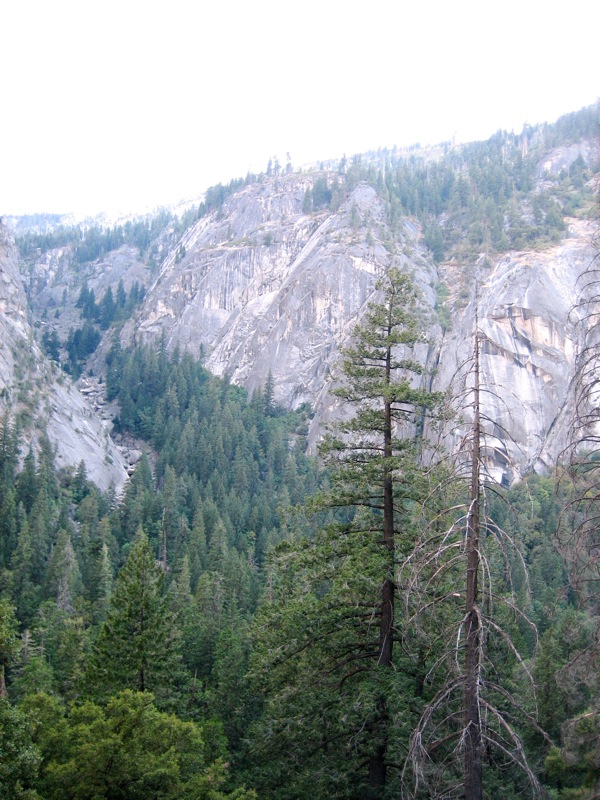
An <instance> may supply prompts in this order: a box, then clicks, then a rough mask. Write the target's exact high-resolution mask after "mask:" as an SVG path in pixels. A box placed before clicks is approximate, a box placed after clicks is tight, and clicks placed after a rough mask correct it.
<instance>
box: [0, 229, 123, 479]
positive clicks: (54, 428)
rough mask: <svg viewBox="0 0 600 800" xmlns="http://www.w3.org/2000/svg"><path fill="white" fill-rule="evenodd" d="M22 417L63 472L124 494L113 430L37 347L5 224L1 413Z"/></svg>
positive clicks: (1, 238)
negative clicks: (72, 470) (43, 435)
mask: <svg viewBox="0 0 600 800" xmlns="http://www.w3.org/2000/svg"><path fill="white" fill-rule="evenodd" d="M7 409H8V411H9V413H10V414H11V415H15V416H18V418H19V421H20V425H21V428H22V435H23V437H24V439H25V441H31V442H32V443H33V444H34V445H35V444H36V442H37V440H38V437H39V433H40V430H42V429H45V430H46V432H47V434H48V437H49V439H50V441H51V442H52V444H53V445H54V447H55V450H56V463H57V466H58V467H66V466H73V467H75V466H77V465H78V464H79V463H80V462H81V461H83V462H84V463H85V465H86V471H87V475H88V477H89V478H90V479H91V480H93V481H94V482H95V483H96V484H97V485H98V486H99V487H100V488H102V489H107V488H108V487H109V486H110V485H111V484H112V485H113V486H114V487H115V489H116V491H117V492H118V491H120V490H121V488H122V486H123V484H124V482H125V479H126V472H125V468H124V465H123V460H122V458H121V455H120V453H119V451H118V449H117V448H116V446H115V444H114V442H113V441H112V439H111V437H110V434H109V432H108V430H107V428H105V427H104V425H103V424H102V422H101V421H100V419H99V417H98V416H97V415H96V414H95V412H94V410H93V409H92V408H91V406H90V405H89V404H88V403H87V402H86V400H85V399H84V397H83V396H82V394H81V393H80V392H78V391H77V389H76V388H75V387H74V385H73V384H72V382H71V380H70V379H69V378H68V376H66V375H65V374H64V373H63V372H62V371H60V370H59V369H58V367H57V366H56V365H54V364H53V363H51V362H50V361H48V359H47V358H46V357H45V356H44V354H43V353H42V352H41V350H40V348H39V347H38V345H37V344H36V342H35V339H34V336H33V329H32V328H31V325H30V323H29V319H28V312H27V299H26V296H25V292H24V289H23V284H22V281H21V277H20V274H19V270H18V263H17V254H16V249H15V246H14V242H13V240H12V238H11V236H10V234H9V232H8V230H7V228H6V227H5V226H4V225H2V224H0V412H4V411H5V410H7Z"/></svg>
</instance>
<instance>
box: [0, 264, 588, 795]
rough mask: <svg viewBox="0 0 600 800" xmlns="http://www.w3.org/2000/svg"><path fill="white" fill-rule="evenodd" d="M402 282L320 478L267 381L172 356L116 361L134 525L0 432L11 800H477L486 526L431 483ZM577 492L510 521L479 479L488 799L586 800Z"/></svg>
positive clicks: (559, 493)
mask: <svg viewBox="0 0 600 800" xmlns="http://www.w3.org/2000/svg"><path fill="white" fill-rule="evenodd" d="M386 281H387V283H386V284H385V285H382V288H383V289H384V291H385V297H386V300H385V302H384V303H383V304H382V305H380V306H374V307H373V308H372V310H371V312H370V314H369V315H367V317H366V319H365V321H364V322H363V324H362V326H361V327H360V328H358V329H357V331H356V332H355V345H354V346H353V347H351V348H350V349H349V350H348V351H346V353H345V361H344V371H345V374H346V376H347V384H346V385H345V386H343V387H341V388H340V390H339V392H338V394H339V395H340V397H341V398H342V399H343V400H344V402H346V403H348V405H349V407H350V408H353V409H354V410H355V413H354V414H353V415H352V416H350V417H349V419H348V421H347V422H346V423H344V425H343V426H341V427H340V428H339V429H338V430H337V431H336V432H335V433H333V434H332V435H331V436H330V437H328V438H327V439H326V442H325V446H324V448H323V453H322V455H323V461H322V462H321V466H319V463H318V462H317V461H315V460H311V459H308V458H307V457H306V455H305V449H306V442H305V438H304V436H305V434H306V427H307V414H308V409H302V410H301V411H299V412H295V413H284V412H283V410H282V409H280V408H278V407H277V406H276V405H275V404H274V402H273V389H274V387H273V383H272V380H271V379H269V381H267V384H266V385H265V387H264V388H263V390H261V391H257V392H255V393H254V395H253V396H252V397H251V398H250V399H247V398H246V396H245V393H244V392H243V391H242V390H241V389H239V388H238V387H235V386H232V385H231V384H230V383H229V382H228V381H227V379H218V378H215V377H213V376H211V375H210V374H209V373H208V372H207V371H206V370H205V369H204V368H203V367H202V365H201V363H199V362H197V361H194V360H193V359H192V358H191V357H190V356H189V355H187V354H180V353H178V352H174V353H172V354H168V353H167V352H166V351H165V350H164V349H159V350H153V349H150V348H147V347H143V348H138V349H136V350H133V351H131V352H123V351H122V350H121V349H120V348H119V346H118V344H115V346H114V347H113V349H112V351H111V354H110V358H109V373H108V386H107V390H108V392H109V395H110V396H112V397H116V398H118V399H119V402H120V407H121V414H120V417H119V418H118V419H117V420H115V424H116V425H118V426H119V427H120V428H121V429H122V430H124V431H129V432H130V433H132V434H135V435H136V436H138V437H141V438H143V439H144V441H145V442H146V443H147V455H146V456H144V458H143V460H142V462H141V463H140V465H139V466H138V468H137V469H136V471H135V473H134V475H133V476H132V478H131V480H130V482H129V484H128V485H127V487H126V490H125V492H124V494H123V496H122V497H120V498H117V497H115V496H114V494H111V493H110V492H109V493H108V494H101V493H100V492H99V491H98V490H97V489H96V488H95V487H94V486H93V485H92V484H90V482H89V481H88V480H87V477H86V473H85V466H84V464H83V463H82V464H81V465H80V467H79V468H78V469H77V470H76V471H63V472H61V473H57V471H56V470H55V468H54V465H53V454H52V449H51V447H50V444H49V443H48V441H47V440H44V441H43V446H42V448H41V451H40V453H39V454H38V455H37V456H36V455H34V453H33V452H31V451H29V452H27V453H22V452H20V448H21V446H22V445H21V442H20V438H19V431H18V429H16V428H15V427H14V426H13V425H11V423H10V421H9V418H8V416H5V417H4V418H3V420H2V425H1V430H0V458H1V461H0V466H1V471H0V478H1V481H0V503H1V508H2V512H1V516H0V525H1V532H0V533H1V541H2V549H1V552H0V568H1V572H0V581H1V583H0V589H1V592H2V594H1V597H2V599H1V601H0V602H1V604H2V615H1V628H0V658H1V669H2V673H1V674H2V684H1V694H2V697H1V698H0V715H1V716H0V746H1V749H2V753H3V759H2V764H1V766H0V787H1V788H2V793H3V796H5V797H15V798H44V800H54V798H61V800H62V798H77V799H79V798H81V799H82V800H83V798H90V800H91V798H133V797H139V796H140V794H141V793H142V792H143V793H144V795H145V796H147V797H155V798H179V797H186V798H187V797H189V798H212V800H215V799H216V798H219V797H232V798H233V797H235V798H238V800H240V799H241V798H251V797H254V796H255V795H254V792H256V793H257V795H258V796H259V797H264V798H273V800H275V798H277V799H278V798H300V797H305V796H306V795H307V794H309V793H310V794H311V796H314V797H319V798H321V797H323V798H325V797H327V798H333V797H337V798H340V799H341V798H357V800H358V798H367V797H382V798H383V797H399V796H401V794H402V793H403V794H404V795H405V796H408V797H415V798H417V797H424V798H425V797H453V796H457V797H461V796H468V797H470V796H476V795H474V794H469V793H468V792H467V794H465V792H464V789H463V786H464V783H463V777H462V776H463V771H464V768H463V766H462V758H463V756H462V751H463V750H464V742H463V739H464V725H463V720H464V698H463V693H462V687H463V685H464V676H465V673H464V671H463V666H461V665H462V664H463V658H464V653H463V652H462V651H463V650H464V649H467V648H466V647H465V645H464V644H461V631H462V632H463V634H464V613H465V612H464V599H465V575H466V574H467V572H468V570H467V571H465V569H466V568H465V564H466V563H467V562H466V561H465V559H466V558H467V555H468V554H467V548H466V547H465V535H464V530H465V524H466V523H465V520H466V519H470V513H471V512H470V510H469V509H470V508H471V509H472V506H473V503H472V501H471V504H470V505H469V503H470V501H469V489H468V481H465V479H464V475H465V471H464V469H463V470H462V471H461V470H460V469H458V471H457V470H456V469H454V470H450V469H449V467H448V466H447V465H446V462H445V460H444V459H442V460H440V461H439V462H437V463H435V462H434V460H432V458H431V457H430V456H428V457H426V451H427V444H426V438H425V437H426V433H425V431H426V430H427V429H428V428H429V427H430V426H433V425H437V424H443V423H444V419H445V398H444V397H443V396H440V395H431V394H429V393H427V392H424V391H422V390H420V389H416V388H415V382H414V379H410V378H409V377H407V375H410V372H411V371H414V373H415V375H416V374H417V373H418V372H419V370H420V368H419V367H418V365H417V364H416V363H413V362H412V361H411V359H410V357H409V354H410V349H411V347H412V345H413V344H414V343H415V342H416V341H418V339H419V329H418V325H417V322H416V319H417V317H416V315H415V313H414V312H413V311H412V310H411V309H412V308H413V306H414V303H415V302H416V300H415V293H414V290H413V289H412V287H411V286H410V282H409V281H408V279H407V277H406V276H405V275H403V274H402V273H399V272H398V271H395V270H392V271H391V272H390V273H389V274H388V276H387V278H386ZM399 347H401V348H402V350H401V357H398V348H399ZM423 416H425V417H426V418H427V419H428V420H429V422H428V423H426V424H423ZM20 456H21V457H23V466H22V469H20V470H18V468H17V467H18V464H19V458H20ZM467 456H468V457H470V456H469V455H468V453H467ZM471 460H472V459H471ZM463 466H464V464H463ZM580 471H581V472H582V475H583V477H579V476H578V475H577V474H574V475H570V474H568V473H567V472H564V473H561V475H560V478H561V480H560V481H555V480H554V477H552V476H549V477H539V476H531V477H530V479H529V480H527V481H525V482H523V483H522V484H519V485H518V486H515V487H514V488H513V489H511V490H510V491H507V492H506V493H505V496H503V497H500V496H499V495H497V493H496V489H494V488H493V487H487V488H486V482H485V480H484V478H483V476H482V477H481V483H480V487H479V489H480V492H481V517H480V521H479V522H478V523H477V526H478V531H479V535H480V537H481V547H480V551H481V554H482V562H481V566H480V567H478V570H479V572H480V580H481V583H482V588H481V594H480V596H478V601H479V603H480V604H481V619H482V626H483V627H482V634H481V636H480V637H479V639H480V641H479V645H478V648H479V656H478V658H479V661H478V664H479V669H480V675H479V678H478V685H479V686H480V688H481V698H482V699H481V703H480V708H481V710H482V718H481V720H480V722H479V726H480V728H481V731H482V735H481V737H482V738H481V747H480V751H481V752H480V757H481V774H482V776H483V781H482V785H483V787H484V790H483V791H484V794H483V795H482V796H485V797H497V796H498V795H499V794H500V793H502V795H503V796H505V797H509V798H512V797H514V798H516V797H521V796H528V795H530V794H531V793H533V794H534V795H535V794H542V793H543V792H544V791H547V792H548V793H549V795H550V796H553V797H555V798H560V799H561V800H566V798H591V797H593V796H594V792H596V791H597V782H598V779H599V778H600V774H599V767H598V740H599V739H598V732H599V717H598V708H597V697H598V669H597V647H596V645H597V633H598V626H597V619H598V617H597V611H598V606H597V587H598V580H597V573H596V572H595V561H594V552H595V550H594V548H593V547H591V546H590V542H589V541H587V542H584V539H583V538H582V536H584V534H583V533H582V531H583V530H584V528H585V526H584V527H583V528H582V526H581V522H582V520H583V519H584V518H585V513H586V512H585V509H584V508H583V506H574V505H573V504H572V501H573V497H574V496H575V495H574V494H573V487H577V485H578V483H579V482H580V481H582V480H583V479H584V477H585V475H586V468H585V467H584V466H582V467H580ZM467 473H468V470H467ZM478 483H479V479H478ZM570 503H571V504H570ZM469 524H471V523H469ZM500 532H502V533H500ZM585 535H589V532H588V533H587V534H585ZM592 538H593V534H592ZM584 545H585V546H586V547H587V549H586V551H585V552H583V550H582V547H583V546H584ZM586 553H587V555H586ZM492 587H493V588H492ZM466 640H468V636H466V635H465V642H466ZM484 690H485V694H484ZM513 763H514V764H516V767H517V768H516V769H513V768H512V767H511V768H510V769H509V768H508V767H509V765H512V764H513ZM243 786H245V787H252V788H246V789H245V788H241V787H243Z"/></svg>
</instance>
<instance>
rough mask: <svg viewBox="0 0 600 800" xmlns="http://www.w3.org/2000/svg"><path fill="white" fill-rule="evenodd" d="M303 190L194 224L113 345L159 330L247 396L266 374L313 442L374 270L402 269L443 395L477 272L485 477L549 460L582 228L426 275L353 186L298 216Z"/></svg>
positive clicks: (567, 396)
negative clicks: (540, 246)
mask: <svg viewBox="0 0 600 800" xmlns="http://www.w3.org/2000/svg"><path fill="white" fill-rule="evenodd" d="M313 182H314V177H313V178H312V179H311V178H310V177H308V176H297V175H294V176H286V177H285V178H280V179H279V180H278V181H277V186H276V185H275V182H271V183H266V184H261V185H260V186H250V187H246V189H245V190H243V191H242V192H240V193H239V194H237V195H235V196H234V197H232V198H231V199H230V200H229V201H228V202H227V203H226V204H225V206H224V207H223V208H222V209H221V211H220V213H219V215H216V214H215V215H214V216H212V217H208V218H205V219H202V220H200V221H198V222H197V223H196V225H195V226H194V227H193V228H192V229H190V230H189V231H188V232H187V234H186V235H185V236H184V238H183V240H182V243H181V244H182V247H181V249H180V250H179V254H175V253H172V254H171V256H170V257H169V258H168V259H167V261H166V262H165V263H164V265H163V268H162V271H161V272H160V274H159V275H158V277H157V279H156V280H155V282H154V285H153V286H152V287H151V289H150V291H149V292H148V295H147V299H146V302H145V304H144V306H143V308H142V310H141V312H140V315H139V317H138V319H137V320H135V321H133V322H132V323H131V324H130V325H129V326H128V327H127V328H126V330H125V334H124V342H125V343H127V342H132V341H133V340H134V339H135V340H137V341H144V342H148V341H152V340H156V339H157V338H158V337H161V336H162V337H164V338H165V340H166V343H167V345H168V346H169V347H173V346H175V345H179V346H180V347H181V348H185V349H189V350H192V351H193V352H195V353H198V352H200V348H201V347H202V348H203V349H204V351H205V353H206V364H207V366H208V367H209V368H210V369H211V370H212V371H214V372H216V373H219V374H223V373H224V372H227V373H228V374H229V375H230V376H231V378H232V380H233V381H234V382H236V383H239V384H242V385H244V386H246V387H247V388H248V390H249V391H250V392H251V391H253V389H254V388H255V387H257V386H261V385H264V383H265V381H266V379H267V376H268V373H269V371H271V372H272V374H273V377H274V381H275V387H276V388H275V392H276V399H277V400H278V401H279V402H281V403H283V404H284V405H286V406H289V407H297V406H298V405H300V404H302V403H304V402H307V403H310V404H311V405H312V406H313V408H314V410H315V418H314V420H313V424H312V428H311V432H310V441H311V443H312V444H314V443H315V441H316V440H317V439H318V437H319V435H320V433H321V431H322V427H323V423H324V422H326V421H328V420H330V419H332V418H335V417H336V416H337V415H338V414H339V413H340V409H339V407H338V405H337V401H336V400H335V399H334V398H332V396H331V395H330V391H329V390H330V387H331V386H332V385H333V384H334V383H335V380H336V365H337V364H338V361H339V350H340V347H341V346H343V345H344V344H346V343H348V341H349V338H350V336H351V332H352V329H353V327H354V325H355V324H356V322H357V321H358V320H359V319H360V317H361V314H362V313H363V311H364V309H365V307H366V304H367V303H368V302H369V301H370V300H373V299H376V294H375V283H376V280H377V277H378V276H379V275H381V274H382V273H383V272H384V271H385V270H386V269H387V268H388V266H389V265H390V264H392V263H399V264H400V265H401V266H403V267H404V268H406V269H407V270H409V271H410V272H411V273H412V274H413V275H414V277H415V279H416V282H417V284H418V286H419V288H420V290H421V293H422V297H423V319H424V324H425V326H426V327H427V329H428V341H429V346H428V347H423V348H422V351H421V353H420V357H421V358H422V360H423V362H424V363H425V364H427V366H428V367H430V368H433V367H435V377H434V380H433V384H432V385H433V388H434V389H446V388H448V386H450V385H451V384H452V381H453V378H454V376H455V374H456V372H457V369H458V367H459V365H460V364H462V363H464V361H465V359H466V358H468V356H469V355H470V353H471V350H472V341H473V331H474V326H475V301H474V298H473V297H472V294H473V292H472V287H473V285H474V281H475V278H476V277H477V279H478V281H479V299H478V307H479V328H480V330H481V332H482V334H483V336H484V339H485V341H484V346H483V359H482V368H483V373H484V379H485V381H486V383H487V385H488V386H490V387H492V386H493V387H495V390H494V391H493V392H486V393H485V408H484V413H485V416H486V417H488V418H489V419H490V420H493V421H494V422H493V423H492V422H490V423H489V425H488V431H487V433H488V445H489V447H488V453H489V457H490V464H491V468H492V469H493V471H494V474H495V475H496V477H497V478H499V479H503V480H505V481H512V480H514V479H515V478H517V477H518V476H519V475H521V474H522V473H523V472H524V471H525V470H527V469H530V468H536V469H541V470H543V469H546V468H547V467H549V466H550V465H552V464H553V463H554V462H555V460H556V457H557V456H558V454H559V453H560V451H561V450H562V448H563V447H564V446H565V444H566V436H567V432H568V426H569V422H570V419H571V411H572V402H573V399H572V396H573V386H572V382H573V378H574V373H575V359H576V355H577V352H578V349H579V347H580V346H581V341H582V335H583V328H582V326H581V325H578V324H577V315H576V314H575V313H574V312H573V308H574V307H575V305H576V301H577V291H578V289H577V286H578V281H579V277H580V276H581V274H582V272H583V271H584V270H585V269H586V268H587V267H588V265H589V263H590V261H591V258H592V250H591V248H590V241H591V235H592V229H591V225H590V224H586V223H585V222H582V221H579V220H571V221H570V223H569V231H568V234H567V236H566V237H565V238H564V240H563V241H562V242H561V243H560V244H557V245H556V246H553V247H550V248H547V249H544V250H540V251H528V252H511V253H509V254H508V255H504V256H502V257H500V258H497V259H496V260H495V261H493V262H492V263H489V261H487V263H486V265H485V266H483V265H482V264H479V265H478V264H473V265H472V266H471V267H465V266H463V267H462V268H460V269H459V268H458V267H456V265H454V264H453V263H448V264H446V265H441V266H440V267H439V268H438V267H436V265H435V264H434V263H433V260H432V258H431V255H430V253H429V251H428V250H427V249H426V248H424V246H423V244H422V233H421V230H420V228H419V226H418V225H417V224H416V223H414V222H411V221H410V220H407V219H405V220H404V221H403V222H402V223H401V224H400V225H398V226H396V227H395V229H394V230H392V229H391V228H390V227H389V225H388V224H387V222H386V216H385V213H384V207H383V204H382V202H381V200H380V199H379V197H378V196H377V194H376V193H375V191H374V190H373V189H372V188H370V187H368V186H365V185H359V186H358V187H356V188H355V189H354V191H353V192H352V193H351V194H350V195H349V197H348V198H347V199H346V200H345V202H343V203H342V204H341V205H340V207H339V208H338V209H336V210H335V211H331V210H327V211H323V212H321V213H317V214H313V215H306V214H304V213H303V211H302V202H303V197H304V196H305V192H306V190H307V188H311V186H312V185H313ZM182 252H184V253H185V255H183V256H182V255H181V253H182ZM481 261H483V262H485V261H486V259H481ZM441 283H444V284H445V285H446V286H447V287H449V290H450V293H449V297H448V298H447V300H446V306H447V308H446V314H448V313H449V314H450V317H451V325H450V329H449V331H448V332H447V333H445V334H444V335H442V329H441V327H440V324H439V321H438V317H437V314H436V311H435V310H434V309H435V306H436V291H435V290H436V287H437V286H439V285H440V284H441Z"/></svg>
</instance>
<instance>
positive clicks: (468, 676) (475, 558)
mask: <svg viewBox="0 0 600 800" xmlns="http://www.w3.org/2000/svg"><path fill="white" fill-rule="evenodd" d="M473 372H474V387H473V405H474V418H473V456H472V458H473V463H472V465H471V496H470V507H469V513H468V516H467V581H466V599H467V603H466V610H465V758H464V787H465V798H466V800H483V779H482V764H481V751H482V742H481V718H480V712H479V686H480V669H481V618H480V614H479V605H478V604H479V586H478V577H479V565H480V554H479V529H480V521H479V496H480V474H479V473H480V469H479V463H480V462H479V459H480V441H481V418H480V404H479V403H480V398H479V336H478V334H477V333H476V334H475V356H474V369H473Z"/></svg>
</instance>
